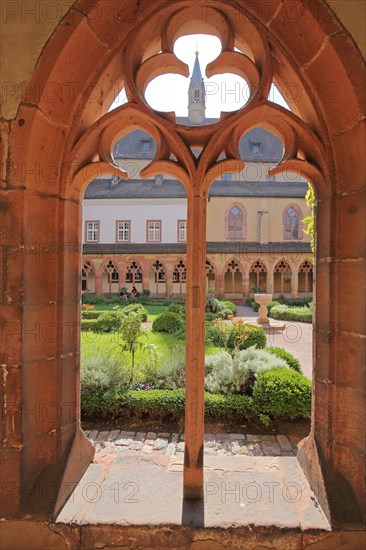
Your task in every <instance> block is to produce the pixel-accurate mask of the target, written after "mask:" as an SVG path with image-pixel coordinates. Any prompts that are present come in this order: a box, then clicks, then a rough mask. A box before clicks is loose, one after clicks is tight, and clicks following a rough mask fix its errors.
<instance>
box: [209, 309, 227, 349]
mask: <svg viewBox="0 0 366 550" xmlns="http://www.w3.org/2000/svg"><path fill="white" fill-rule="evenodd" d="M206 315H207V313H206ZM215 317H216V316H215ZM205 338H206V342H207V343H210V344H212V345H213V346H215V347H218V348H219V347H222V346H223V341H222V337H221V334H220V333H219V332H218V331H217V330H216V328H215V324H214V323H211V322H207V323H206V334H205Z"/></svg>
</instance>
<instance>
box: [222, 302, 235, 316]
mask: <svg viewBox="0 0 366 550" xmlns="http://www.w3.org/2000/svg"><path fill="white" fill-rule="evenodd" d="M220 302H221V303H222V304H223V305H224V307H225V308H226V309H229V310H230V312H231V315H236V313H237V311H238V308H237V307H236V305H235V304H234V303H233V302H230V301H229V300H220Z"/></svg>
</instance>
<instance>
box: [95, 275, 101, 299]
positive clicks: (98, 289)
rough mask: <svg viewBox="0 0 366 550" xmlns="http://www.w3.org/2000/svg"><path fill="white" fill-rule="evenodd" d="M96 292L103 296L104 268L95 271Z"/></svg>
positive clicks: (97, 294)
mask: <svg viewBox="0 0 366 550" xmlns="http://www.w3.org/2000/svg"><path fill="white" fill-rule="evenodd" d="M95 294H96V296H101V295H102V294H103V269H102V268H99V269H98V270H97V271H96V272H95Z"/></svg>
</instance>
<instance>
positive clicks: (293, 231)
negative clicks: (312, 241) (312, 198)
mask: <svg viewBox="0 0 366 550" xmlns="http://www.w3.org/2000/svg"><path fill="white" fill-rule="evenodd" d="M302 219H303V214H302V211H301V208H300V206H298V205H297V204H288V205H287V206H286V208H285V209H284V211H283V215H282V220H283V238H284V240H285V241H294V240H295V241H299V240H301V239H302V238H303V231H302V224H301V220H302Z"/></svg>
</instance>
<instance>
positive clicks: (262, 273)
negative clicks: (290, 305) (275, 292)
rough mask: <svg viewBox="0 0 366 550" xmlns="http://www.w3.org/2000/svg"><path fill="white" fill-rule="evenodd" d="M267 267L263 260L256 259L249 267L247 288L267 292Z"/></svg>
mask: <svg viewBox="0 0 366 550" xmlns="http://www.w3.org/2000/svg"><path fill="white" fill-rule="evenodd" d="M267 275H268V268H267V266H266V265H265V263H264V261H263V260H260V259H258V260H256V261H255V262H253V263H252V265H251V266H250V269H249V288H250V290H251V291H252V292H267Z"/></svg>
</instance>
